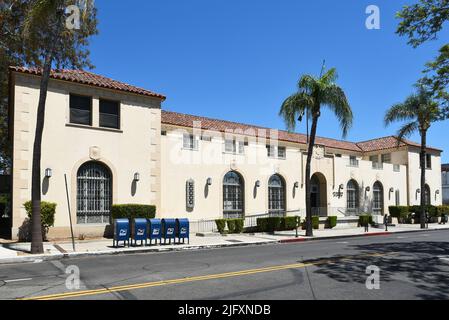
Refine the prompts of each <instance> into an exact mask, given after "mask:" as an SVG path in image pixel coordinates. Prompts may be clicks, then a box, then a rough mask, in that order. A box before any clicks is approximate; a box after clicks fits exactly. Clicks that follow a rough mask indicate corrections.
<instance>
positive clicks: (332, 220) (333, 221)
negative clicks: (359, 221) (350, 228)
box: [327, 216, 337, 229]
mask: <svg viewBox="0 0 449 320" xmlns="http://www.w3.org/2000/svg"><path fill="white" fill-rule="evenodd" d="M327 223H328V225H329V228H331V229H332V228H335V227H336V226H337V217H336V216H329V217H327Z"/></svg>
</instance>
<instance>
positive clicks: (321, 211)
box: [310, 172, 327, 217]
mask: <svg viewBox="0 0 449 320" xmlns="http://www.w3.org/2000/svg"><path fill="white" fill-rule="evenodd" d="M310 182H311V183H310V186H311V195H310V205H311V207H312V215H318V216H320V217H325V216H327V182H326V178H325V177H324V175H323V174H322V173H319V172H317V173H315V174H314V175H313V176H312V178H311V180H310Z"/></svg>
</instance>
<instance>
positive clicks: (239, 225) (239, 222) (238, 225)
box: [235, 219, 245, 233]
mask: <svg viewBox="0 0 449 320" xmlns="http://www.w3.org/2000/svg"><path fill="white" fill-rule="evenodd" d="M244 223H245V219H235V233H242V232H243V225H244Z"/></svg>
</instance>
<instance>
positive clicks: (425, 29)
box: [396, 0, 449, 117]
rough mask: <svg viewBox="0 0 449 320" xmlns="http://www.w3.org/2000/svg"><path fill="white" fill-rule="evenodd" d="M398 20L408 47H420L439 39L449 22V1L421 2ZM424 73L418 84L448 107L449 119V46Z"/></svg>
mask: <svg viewBox="0 0 449 320" xmlns="http://www.w3.org/2000/svg"><path fill="white" fill-rule="evenodd" d="M396 17H397V18H398V19H400V20H401V21H400V23H399V26H398V28H397V30H396V33H398V34H399V35H400V36H406V37H408V44H410V45H411V46H412V47H414V48H416V47H418V46H420V45H421V44H423V43H425V42H426V41H429V40H435V39H437V36H438V33H439V32H440V31H441V30H442V29H443V26H444V24H445V22H447V21H449V0H419V2H418V3H416V4H414V5H411V6H404V7H403V8H402V10H401V11H400V12H398V13H397V14H396ZM423 73H424V74H425V75H424V77H423V78H422V79H420V80H419V81H418V83H419V84H420V85H421V86H425V87H426V90H428V91H431V92H433V95H434V97H435V98H436V99H438V100H440V103H442V104H444V105H445V106H446V108H445V109H444V111H445V117H447V116H449V95H448V93H447V88H448V85H449V44H446V45H444V46H443V47H441V48H440V50H439V55H438V56H437V57H436V58H435V60H433V61H430V62H428V63H427V64H426V69H425V70H424V71H423Z"/></svg>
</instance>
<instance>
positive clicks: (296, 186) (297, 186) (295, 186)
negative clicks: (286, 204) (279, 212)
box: [293, 181, 299, 189]
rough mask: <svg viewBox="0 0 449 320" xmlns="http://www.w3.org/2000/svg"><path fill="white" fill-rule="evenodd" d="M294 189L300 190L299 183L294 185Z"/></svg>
mask: <svg viewBox="0 0 449 320" xmlns="http://www.w3.org/2000/svg"><path fill="white" fill-rule="evenodd" d="M293 187H294V188H295V189H298V188H299V182H298V181H296V182H295V184H294V185H293Z"/></svg>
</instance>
